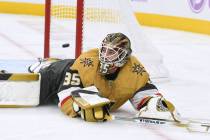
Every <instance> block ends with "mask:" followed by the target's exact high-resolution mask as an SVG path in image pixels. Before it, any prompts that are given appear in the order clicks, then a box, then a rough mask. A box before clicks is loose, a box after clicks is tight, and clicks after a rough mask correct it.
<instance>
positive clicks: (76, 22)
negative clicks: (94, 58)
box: [44, 0, 168, 80]
mask: <svg viewBox="0 0 210 140" xmlns="http://www.w3.org/2000/svg"><path fill="white" fill-rule="evenodd" d="M45 11H46V14H45V52H44V56H45V57H57V58H75V57H78V55H79V54H80V53H81V52H83V51H86V50H88V49H90V48H98V47H100V45H101V41H102V40H103V39H104V37H105V36H106V35H107V34H109V33H114V32H122V33H124V34H126V35H127V36H128V37H129V38H130V40H131V44H132V50H133V52H134V55H135V56H137V57H138V58H139V59H140V61H141V62H142V63H143V64H144V65H145V67H146V69H147V70H148V71H149V73H150V75H151V78H152V79H158V80H159V79H168V73H167V70H166V69H165V67H164V66H163V62H162V56H161V55H160V53H159V52H158V50H157V49H156V48H155V47H154V46H153V45H152V44H151V42H150V41H149V40H148V39H147V38H146V36H145V35H144V34H143V33H142V29H141V26H140V25H139V23H138V22H137V20H136V18H135V16H134V13H133V11H132V7H131V3H130V0H46V9H45Z"/></svg>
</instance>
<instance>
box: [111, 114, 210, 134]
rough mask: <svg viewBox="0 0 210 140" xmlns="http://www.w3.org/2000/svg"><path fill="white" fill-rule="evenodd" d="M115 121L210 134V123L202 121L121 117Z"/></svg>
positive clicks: (115, 118)
mask: <svg viewBox="0 0 210 140" xmlns="http://www.w3.org/2000/svg"><path fill="white" fill-rule="evenodd" d="M113 119H114V120H120V121H130V122H135V123H138V124H150V125H168V126H175V127H182V128H186V129H187V130H188V131H189V132H202V133H210V121H209V120H201V119H189V118H186V119H184V118H183V119H182V121H175V120H167V119H160V118H149V117H120V116H114V117H113Z"/></svg>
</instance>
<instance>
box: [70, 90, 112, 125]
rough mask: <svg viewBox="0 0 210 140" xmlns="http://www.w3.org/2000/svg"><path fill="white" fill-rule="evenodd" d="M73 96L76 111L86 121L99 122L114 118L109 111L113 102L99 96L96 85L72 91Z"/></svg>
mask: <svg viewBox="0 0 210 140" xmlns="http://www.w3.org/2000/svg"><path fill="white" fill-rule="evenodd" d="M72 98H73V101H74V103H73V109H74V111H75V112H76V113H77V114H78V115H79V116H81V118H82V119H84V120H85V121H88V122H98V121H107V120H111V119H112V116H111V115H110V113H109V109H110V106H111V104H112V102H111V101H110V100H109V99H107V98H103V97H100V96H98V90H97V89H96V87H94V86H91V87H87V88H83V89H78V90H75V91H73V92H72Z"/></svg>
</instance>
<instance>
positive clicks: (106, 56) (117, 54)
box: [99, 45, 128, 67]
mask: <svg viewBox="0 0 210 140" xmlns="http://www.w3.org/2000/svg"><path fill="white" fill-rule="evenodd" d="M99 51H100V52H99V60H100V62H101V63H104V64H107V65H113V64H114V65H115V66H117V67H122V66H123V65H124V64H125V63H126V61H127V56H128V51H127V50H126V49H123V48H120V47H118V46H114V47H113V46H112V45H105V46H102V47H101V48H100V50H99Z"/></svg>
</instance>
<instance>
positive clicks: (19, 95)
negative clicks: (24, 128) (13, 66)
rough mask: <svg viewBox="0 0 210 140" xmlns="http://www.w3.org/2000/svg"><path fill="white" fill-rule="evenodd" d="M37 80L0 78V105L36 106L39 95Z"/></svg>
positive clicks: (38, 82)
mask: <svg viewBox="0 0 210 140" xmlns="http://www.w3.org/2000/svg"><path fill="white" fill-rule="evenodd" d="M40 79H41V78H40V76H39V78H38V79H37V80H25V81H24V80H15V81H13V80H0V107H27V106H37V105H38V104H39V96H40Z"/></svg>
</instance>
